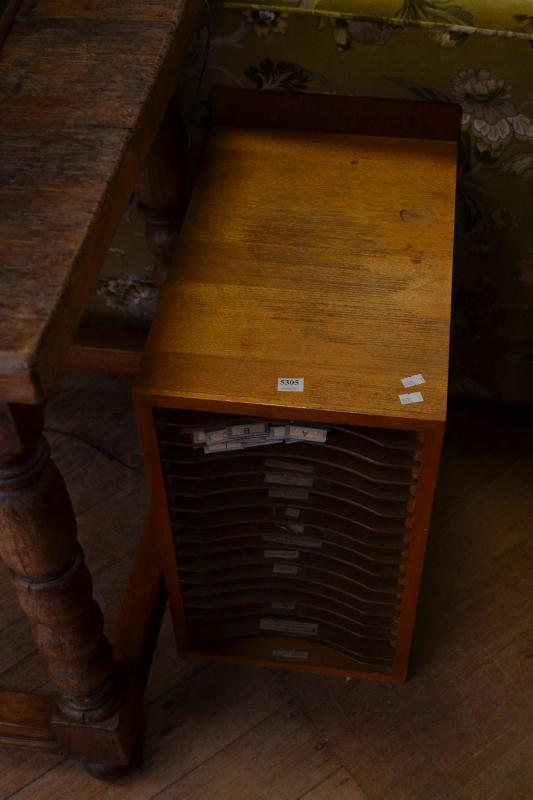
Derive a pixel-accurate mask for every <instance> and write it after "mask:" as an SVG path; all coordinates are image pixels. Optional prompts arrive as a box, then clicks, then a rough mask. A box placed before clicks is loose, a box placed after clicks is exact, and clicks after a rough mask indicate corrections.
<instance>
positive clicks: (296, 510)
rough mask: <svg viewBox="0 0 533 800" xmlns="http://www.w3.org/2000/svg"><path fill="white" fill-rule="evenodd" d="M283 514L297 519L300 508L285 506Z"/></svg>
mask: <svg viewBox="0 0 533 800" xmlns="http://www.w3.org/2000/svg"><path fill="white" fill-rule="evenodd" d="M285 516H286V517H291V518H292V519H298V517H299V516H300V509H299V508H286V509H285Z"/></svg>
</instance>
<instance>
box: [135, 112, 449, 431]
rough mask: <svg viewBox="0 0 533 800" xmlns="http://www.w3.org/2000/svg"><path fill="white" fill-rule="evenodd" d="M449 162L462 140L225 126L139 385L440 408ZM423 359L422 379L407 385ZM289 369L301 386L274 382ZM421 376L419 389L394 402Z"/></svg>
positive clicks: (418, 418)
mask: <svg viewBox="0 0 533 800" xmlns="http://www.w3.org/2000/svg"><path fill="white" fill-rule="evenodd" d="M455 178H456V145H455V143H454V142H449V141H427V140H419V139H394V138H381V137H368V136H354V135H346V134H323V133H309V132H295V131H283V130H277V131H272V130H270V131H269V130H248V129H245V128H244V129H243V128H229V127H227V128H218V129H216V130H215V132H214V134H213V135H212V138H211V141H210V143H209V146H208V148H207V151H206V154H205V158H204V163H203V169H202V171H201V174H200V177H199V180H198V182H197V185H196V188H195V191H194V194H193V198H192V201H191V204H190V206H189V210H188V213H187V216H186V220H185V224H184V227H183V229H182V233H181V239H180V243H179V246H178V251H177V253H176V257H175V262H174V268H173V271H172V272H171V275H170V276H169V280H168V283H167V285H166V286H165V288H164V290H163V295H162V300H161V304H160V308H159V311H158V313H157V315H156V319H155V322H154V325H153V328H152V332H151V335H150V338H149V342H148V345H147V349H146V352H145V357H144V361H143V367H142V370H141V377H140V379H139V381H138V388H139V391H140V392H141V393H148V394H152V395H160V396H165V395H166V396H167V397H173V398H174V399H175V401H176V403H177V404H178V405H182V406H187V407H191V408H192V407H204V408H206V409H208V408H210V409H212V410H216V409H217V408H221V409H224V408H225V409H228V408H231V409H233V410H234V411H236V412H238V413H246V412H247V411H248V412H249V413H265V412H266V411H268V410H270V411H271V412H272V413H275V414H276V413H278V412H277V411H276V407H280V406H284V407H285V408H289V409H293V408H294V409H295V414H296V410H297V411H298V416H300V417H302V418H315V419H321V418H324V419H327V418H332V417H336V418H338V419H341V418H342V419H345V421H354V422H356V421H358V420H360V419H361V418H363V417H369V416H372V417H373V418H377V417H379V418H380V419H381V424H384V425H387V424H393V420H398V419H404V420H406V426H408V425H409V424H412V423H413V422H415V423H419V424H420V426H422V427H423V426H424V424H426V423H434V422H439V421H442V420H444V419H445V414H446V393H447V375H448V347H449V327H450V295H451V279H452V254H453V226H454V197H455ZM416 373H422V374H423V376H424V378H425V380H426V383H425V384H424V385H422V386H417V387H414V388H413V389H404V388H403V386H402V384H401V382H400V379H401V378H402V377H406V376H410V375H413V374H416ZM280 377H296V378H304V380H305V389H304V392H301V393H300V392H295V393H292V392H279V391H278V390H277V385H278V378H280ZM418 390H420V391H422V393H423V397H424V402H421V403H416V404H411V405H402V404H401V403H400V400H399V397H398V396H399V394H402V393H407V392H411V391H418ZM169 402H170V401H169ZM279 415H281V412H279ZM376 424H377V423H376Z"/></svg>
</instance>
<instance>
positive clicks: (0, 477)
mask: <svg viewBox="0 0 533 800" xmlns="http://www.w3.org/2000/svg"><path fill="white" fill-rule="evenodd" d="M199 7H200V3H199V2H197V0H181V1H179V0H152V2H146V0H107V2H105V3H103V2H101V0H83V1H82V0H79V1H78V2H76V1H75V0H27V2H23V3H22V6H21V9H20V11H19V12H18V14H17V16H16V19H15V21H14V24H13V26H12V28H11V30H10V32H9V34H8V37H7V39H6V41H5V43H4V46H3V49H2V53H1V54H0V104H1V105H0V108H1V114H0V556H1V557H2V559H3V560H4V561H5V563H6V564H7V565H8V566H9V567H10V569H11V570H12V573H13V583H14V586H15V590H16V592H17V594H18V598H19V600H20V604H21V606H22V608H23V610H24V612H25V613H26V614H27V615H28V617H29V618H30V619H31V620H32V622H33V629H34V636H35V640H36V642H37V644H38V646H39V648H40V649H41V651H42V652H43V653H44V654H45V656H46V657H47V659H48V664H49V668H50V672H51V674H52V676H53V678H54V680H55V684H56V687H57V690H58V695H57V698H54V697H49V696H48V697H47V696H37V695H28V694H22V693H7V692H4V693H0V743H1V744H4V745H8V746H19V747H20V746H22V747H26V748H30V749H39V750H44V751H50V752H61V753H63V754H66V755H69V756H73V757H77V758H82V759H84V760H85V761H86V762H87V763H88V766H89V768H90V770H91V771H92V772H93V774H96V775H99V776H100V777H112V776H113V775H114V774H115V773H116V769H115V768H118V767H121V766H122V767H123V766H124V765H127V764H128V763H129V762H130V760H131V758H132V754H133V752H134V749H135V745H136V742H137V740H138V736H139V731H140V726H141V719H142V692H143V686H144V681H145V680H146V675H147V672H148V666H149V661H150V655H151V651H152V649H153V646H152V645H153V638H154V636H153V634H154V631H155V630H157V620H158V615H159V614H160V613H161V608H162V587H161V585H160V570H159V566H158V563H157V560H156V557H155V555H154V554H153V553H152V552H151V551H150V549H149V540H148V537H145V538H144V540H143V543H142V546H141V549H140V552H139V555H138V558H137V561H136V566H135V567H134V571H133V573H132V579H131V584H130V590H129V591H128V593H127V596H126V599H125V605H124V609H123V613H122V617H121V621H120V622H119V625H118V627H117V630H116V632H115V635H114V637H113V641H112V643H110V642H109V641H108V640H107V639H106V638H105V637H104V635H103V633H102V627H103V620H102V614H101V612H100V609H99V608H98V606H97V604H96V603H95V601H94V599H93V598H92V590H91V577H90V575H89V572H88V570H87V568H86V566H85V565H84V561H83V553H82V552H81V549H80V547H79V545H78V542H77V533H76V520H75V516H74V513H73V510H72V506H71V503H70V499H69V496H68V493H67V490H66V487H65V484H64V482H63V479H62V477H61V475H60V473H59V471H58V470H57V468H56V467H55V465H54V464H53V462H52V461H51V459H50V451H49V447H48V444H47V443H46V441H45V439H44V438H43V436H42V428H43V423H44V406H45V402H46V397H47V395H48V394H49V392H50V391H51V390H52V389H53V388H54V384H55V381H56V379H57V377H58V376H59V375H60V373H61V370H62V368H63V365H64V361H65V357H66V355H67V351H68V348H69V345H70V343H71V341H72V339H73V337H74V334H75V331H76V328H77V326H78V323H79V320H80V317H81V315H82V313H83V310H84V308H85V305H86V303H87V301H88V299H89V298H90V296H91V294H92V292H93V291H94V288H95V285H96V280H97V276H98V272H99V269H100V267H101V264H102V261H103V258H104V255H105V253H106V251H107V248H108V247H109V244H110V242H111V239H112V236H113V233H114V231H115V228H116V226H117V224H118V222H119V220H120V217H121V215H122V213H123V211H124V209H125V207H126V205H127V203H128V200H129V198H130V196H131V193H132V191H133V190H134V189H135V187H136V186H138V187H139V192H140V196H141V200H142V203H143V205H144V208H145V211H146V216H147V232H148V234H149V244H150V245H151V247H152V250H153V252H154V253H155V254H156V257H157V259H158V261H159V263H160V265H161V264H162V263H163V262H164V261H165V259H166V258H167V257H168V256H169V255H170V253H171V252H172V249H173V244H174V242H175V239H176V235H177V229H178V224H179V214H180V211H181V209H182V207H183V204H184V200H185V198H184V189H183V187H184V186H185V184H186V181H182V182H181V184H180V176H182V174H183V163H184V161H185V159H183V152H181V153H180V148H179V144H180V142H181V144H183V135H182V134H180V129H179V122H178V118H177V114H176V111H175V108H174V107H173V106H172V104H171V105H170V106H169V100H170V98H171V95H172V90H173V86H174V82H175V79H176V75H177V73H178V69H179V66H180V62H181V61H182V59H183V56H184V53H185V52H186V49H187V46H188V44H189V42H190V39H191V37H192V34H193V32H194V30H195V26H196V25H197V22H198V19H197V12H198V10H199ZM167 107H169V110H167V112H166V115H165V109H167ZM164 115H165V118H164V120H163V117H164ZM162 120H163V123H162ZM161 123H162V125H161V128H160V129H159V134H158V128H159V126H160V124H161ZM156 136H157V139H156ZM154 140H155V144H154ZM151 148H152V149H151ZM143 165H144V166H143ZM180 165H181V166H180ZM180 169H181V172H180ZM162 176H165V179H162ZM141 578H142V582H141ZM132 617H135V618H136V620H137V624H136V626H135V629H134V630H132V626H131V625H128V621H130V620H131V618H132Z"/></svg>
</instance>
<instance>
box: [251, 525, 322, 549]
mask: <svg viewBox="0 0 533 800" xmlns="http://www.w3.org/2000/svg"><path fill="white" fill-rule="evenodd" d="M302 527H303V525H302ZM261 539H262V540H263V541H264V542H272V543H273V544H274V543H276V544H288V545H291V544H292V545H294V544H295V545H298V546H299V547H313V548H315V549H320V548H321V547H322V542H320V541H318V540H317V539H311V538H310V537H309V536H294V535H292V534H290V533H279V534H276V533H269V534H267V535H265V536H262V537H261Z"/></svg>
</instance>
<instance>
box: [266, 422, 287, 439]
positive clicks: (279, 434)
mask: <svg viewBox="0 0 533 800" xmlns="http://www.w3.org/2000/svg"><path fill="white" fill-rule="evenodd" d="M286 435H287V426H286V425H271V426H270V430H269V437H270V438H271V439H284V438H285V436H286Z"/></svg>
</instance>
